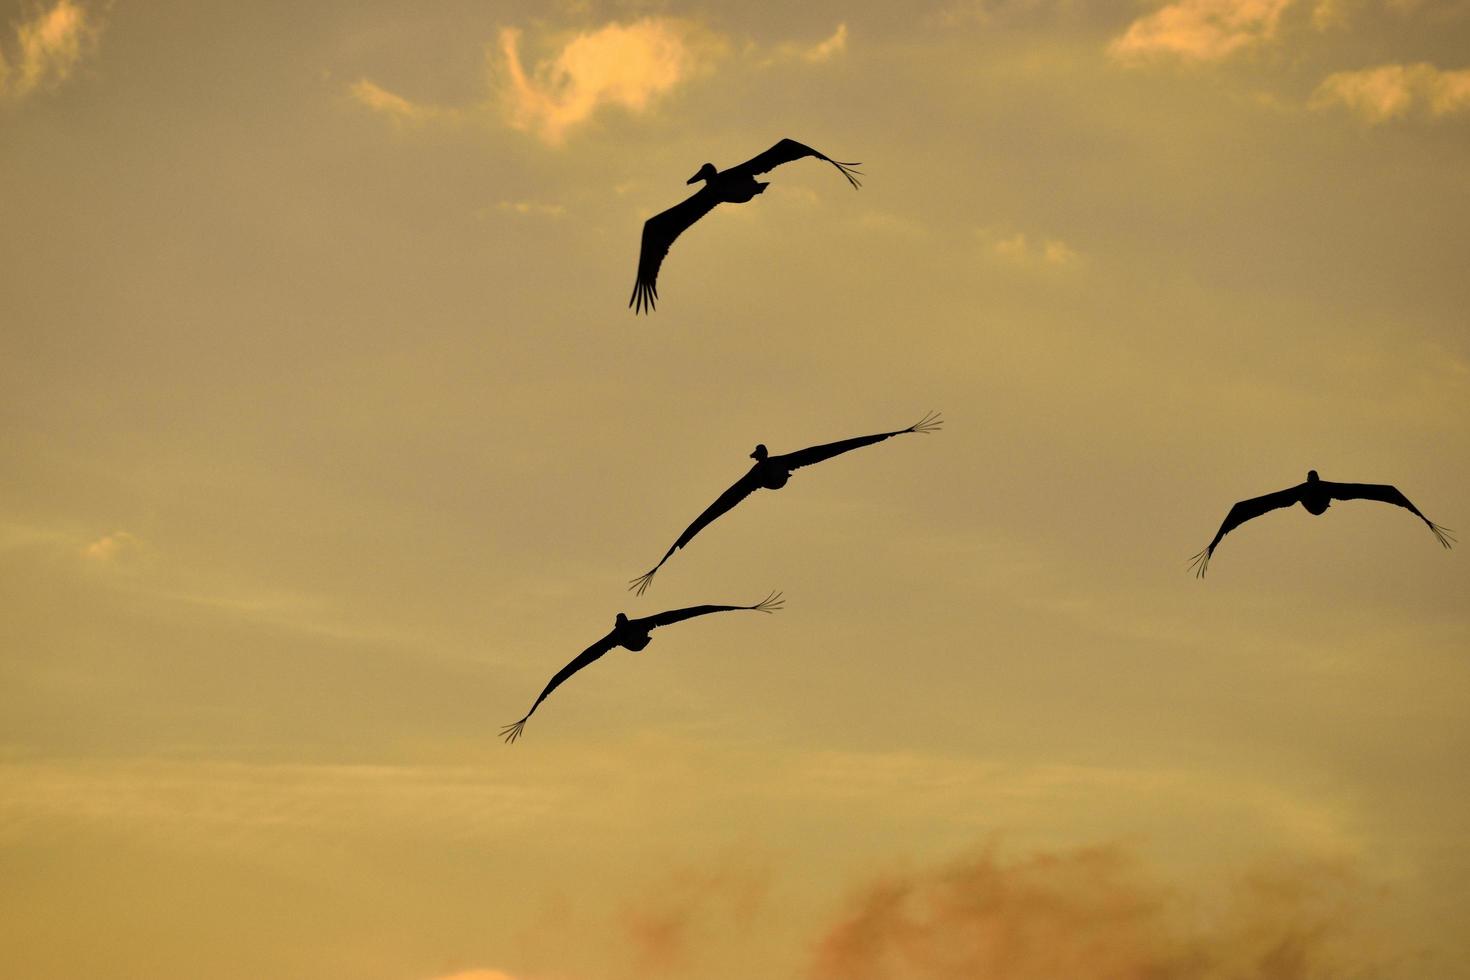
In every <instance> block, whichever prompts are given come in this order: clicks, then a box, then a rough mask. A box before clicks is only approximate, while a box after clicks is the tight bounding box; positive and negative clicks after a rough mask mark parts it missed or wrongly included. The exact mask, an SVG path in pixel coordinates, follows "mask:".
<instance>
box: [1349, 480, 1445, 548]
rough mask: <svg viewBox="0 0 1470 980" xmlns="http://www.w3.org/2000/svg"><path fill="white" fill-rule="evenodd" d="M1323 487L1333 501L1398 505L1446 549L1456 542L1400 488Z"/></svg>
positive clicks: (1367, 485)
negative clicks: (1421, 522)
mask: <svg viewBox="0 0 1470 980" xmlns="http://www.w3.org/2000/svg"><path fill="white" fill-rule="evenodd" d="M1322 485H1323V486H1324V487H1326V488H1327V492H1328V493H1329V494H1331V495H1332V499H1333V500H1378V501H1382V502H1383V503H1385V504H1396V505H1397V506H1399V507H1403V508H1404V509H1405V510H1408V511H1409V512H1410V513H1412V514H1413V515H1414V516H1415V517H1417V518H1419V520H1421V521H1423V522H1424V523H1425V524H1428V525H1429V530H1431V531H1433V532H1434V536H1435V538H1437V539H1438V540H1439V543H1440V544H1442V545H1444V546H1445V547H1446V548H1448V547H1449V546H1450V542H1452V541H1454V540H1455V538H1454V532H1453V531H1451V530H1450V529H1449V528H1447V527H1440V526H1439V525H1438V524H1436V523H1434V522H1433V521H1431V520H1430V519H1429V518H1427V517H1425V516H1424V515H1423V514H1422V513H1420V512H1419V508H1418V507H1415V506H1414V505H1413V504H1412V503H1411V502H1410V501H1409V498H1408V497H1405V496H1404V495H1403V493H1401V492H1400V491H1399V489H1398V487H1393V486H1389V485H1388V484H1386V483H1327V482H1325V481H1324V482H1323V483H1322Z"/></svg>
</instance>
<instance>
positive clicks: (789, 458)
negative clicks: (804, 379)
mask: <svg viewBox="0 0 1470 980" xmlns="http://www.w3.org/2000/svg"><path fill="white" fill-rule="evenodd" d="M943 424H944V420H943V419H941V418H940V417H939V413H938V412H930V413H928V414H927V415H925V416H924V417H923V418H921V419H919V421H917V422H915V423H914V424H913V425H911V426H909V427H908V428H907V429H896V430H894V431H893V432H880V433H878V434H877V435H871V436H857V437H856V438H853V439H844V440H842V441H841V442H829V443H826V444H825V445H821V446H812V447H811V448H809V449H798V450H797V451H796V452H794V453H786V454H785V455H784V456H772V455H770V453H769V452H767V451H766V447H765V445H764V444H761V445H758V446H756V447H755V451H754V452H752V453H751V454H750V457H751V459H754V460H755V465H754V466H752V467H751V468H750V470H749V471H748V472H747V473H746V474H745V475H744V476H742V477H741V478H740V479H738V480H736V481H735V483H734V484H733V485H732V486H731V487H730V489H728V490H726V491H725V492H724V493H722V494H720V496H719V498H718V499H717V500H716V501H715V502H714V503H712V504H710V505H709V506H708V507H707V508H705V511H704V513H703V514H700V515H699V516H698V517H696V518H695V519H694V523H693V524H690V525H689V526H688V527H687V528H685V529H684V533H683V534H681V535H679V540H677V541H675V542H674V543H673V545H672V546H670V548H669V550H668V551H666V552H664V556H663V557H662V558H660V559H659V560H658V564H657V565H654V566H653V567H652V568H651V569H649V570H648V571H646V572H644V573H643V574H642V575H640V576H638V577H637V578H635V579H633V580H631V581H630V582H629V583H628V589H629V590H630V591H636V592H637V593H638V594H639V595H642V594H643V592H644V590H646V589H647V588H648V584H649V583H650V582H652V581H653V576H654V574H655V573H656V572H657V571H658V570H659V569H660V568H662V567H663V564H664V562H666V561H668V560H669V558H670V556H672V555H673V553H674V552H676V551H678V550H679V549H680V548H682V547H684V546H685V545H686V544H688V543H689V542H690V540H692V539H693V537H694V536H695V535H696V534H698V533H699V532H700V531H702V530H704V528H705V527H706V526H708V525H709V524H710V523H711V522H713V521H714V520H715V518H717V517H719V516H720V515H721V514H724V513H725V512H726V511H728V510H730V509H731V508H732V507H734V506H735V505H736V504H738V503H740V501H742V500H744V499H745V498H746V497H749V496H750V495H751V494H752V493H755V491H757V490H759V489H761V488H762V487H764V488H766V489H767V490H780V489H781V488H782V487H784V486H785V485H786V481H787V480H788V479H790V478H791V474H792V473H793V472H795V471H796V470H798V469H800V468H801V467H803V466H811V465H812V464H813V463H820V462H822V461H823V460H825V459H831V458H832V457H833V456H840V455H842V454H843V453H846V452H851V451H852V450H854V449H860V448H862V447H863V446H871V445H872V444H873V443H875V442H882V441H883V440H884V439H888V438H891V437H893V436H901V435H904V434H906V433H909V432H918V433H921V434H924V435H927V434H929V433H930V432H934V431H936V430H937V429H939V427H940V426H942V425H943Z"/></svg>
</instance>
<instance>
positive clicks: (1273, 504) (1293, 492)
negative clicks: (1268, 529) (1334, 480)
mask: <svg viewBox="0 0 1470 980" xmlns="http://www.w3.org/2000/svg"><path fill="white" fill-rule="evenodd" d="M1304 486H1306V484H1305V483H1302V484H1298V485H1297V486H1294V487H1290V488H1288V489H1286V490H1277V491H1276V492H1275V493H1268V494H1265V495H1264V496H1260V497H1252V498H1251V499H1249V500H1242V501H1240V502H1239V503H1237V504H1236V505H1235V506H1234V507H1231V508H1230V513H1228V514H1226V515H1225V520H1224V522H1223V523H1222V524H1221V525H1220V530H1218V531H1216V532H1215V540H1213V541H1211V542H1210V546H1209V547H1208V548H1206V549H1205V550H1204V551H1201V552H1200V553H1199V554H1197V555H1195V556H1194V557H1193V558H1191V559H1190V560H1189V561H1190V565H1191V566H1192V567H1193V568H1194V569H1195V574H1196V575H1198V576H1201V577H1203V575H1204V574H1205V569H1207V568H1208V567H1209V564H1210V556H1211V555H1213V554H1214V553H1215V546H1216V545H1218V544H1219V543H1220V539H1221V538H1223V537H1225V535H1227V534H1229V533H1230V532H1231V531H1233V530H1235V529H1236V528H1238V527H1240V525H1242V524H1244V523H1245V522H1246V521H1248V520H1251V519H1252V518H1256V517H1260V516H1261V515H1262V514H1267V513H1270V512H1271V511H1273V510H1277V509H1279V508H1282V507H1290V506H1291V505H1292V504H1294V503H1296V502H1297V501H1298V500H1300V499H1301V492H1302V487H1304Z"/></svg>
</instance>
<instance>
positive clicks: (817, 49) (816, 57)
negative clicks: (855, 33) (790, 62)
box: [801, 24, 847, 62]
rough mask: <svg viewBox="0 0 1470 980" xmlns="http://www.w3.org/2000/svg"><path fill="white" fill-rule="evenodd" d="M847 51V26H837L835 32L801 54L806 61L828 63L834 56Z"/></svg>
mask: <svg viewBox="0 0 1470 980" xmlns="http://www.w3.org/2000/svg"><path fill="white" fill-rule="evenodd" d="M846 50H847V25H846V24H838V25H837V30H835V31H833V32H832V36H831V37H829V38H827V39H826V40H825V41H821V42H819V43H817V44H814V45H812V46H811V47H810V48H807V49H806V50H805V51H804V52H802V55H801V56H802V57H803V58H805V59H806V60H807V61H812V62H822V61H829V60H831V59H832V58H833V57H835V56H836V55H839V54H841V53H842V52H844V51H846Z"/></svg>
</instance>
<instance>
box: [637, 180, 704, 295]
mask: <svg viewBox="0 0 1470 980" xmlns="http://www.w3.org/2000/svg"><path fill="white" fill-rule="evenodd" d="M719 203H720V199H719V197H718V196H716V194H715V193H714V191H712V190H710V188H709V185H708V184H706V185H705V186H704V187H702V188H700V189H699V191H697V192H696V193H695V194H693V195H691V196H690V197H687V198H685V199H684V200H682V201H680V202H679V203H678V204H675V205H674V206H673V207H671V208H669V209H668V210H667V211H664V212H661V213H659V214H656V215H654V216H653V217H651V218H649V219H648V220H647V221H645V222H644V223H643V246H642V248H641V249H640V250H639V252H638V281H637V283H635V284H634V286H633V295H632V296H631V297H630V298H629V299H628V305H629V306H631V307H633V312H634V313H641V312H643V311H644V310H649V311H652V310H653V308H654V303H655V302H656V301H657V299H658V270H659V267H660V266H661V265H663V264H664V256H666V255H668V254H669V247H670V246H672V245H673V244H674V239H676V238H678V237H679V236H680V235H682V234H684V231H685V229H687V228H688V227H689V226H690V225H692V224H694V222H696V221H698V220H699V219H700V218H703V217H704V216H705V215H707V214H709V213H710V211H712V210H714V206H715V205H716V204H719Z"/></svg>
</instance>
